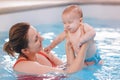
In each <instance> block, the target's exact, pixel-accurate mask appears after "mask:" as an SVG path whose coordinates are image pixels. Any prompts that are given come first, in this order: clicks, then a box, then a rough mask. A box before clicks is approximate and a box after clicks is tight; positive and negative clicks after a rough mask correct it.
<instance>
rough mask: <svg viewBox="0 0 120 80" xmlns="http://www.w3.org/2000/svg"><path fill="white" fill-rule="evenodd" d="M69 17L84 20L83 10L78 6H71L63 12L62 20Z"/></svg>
mask: <svg viewBox="0 0 120 80" xmlns="http://www.w3.org/2000/svg"><path fill="white" fill-rule="evenodd" d="M68 16H69V17H70V18H74V19H75V18H82V17H83V13H82V9H81V8H80V7H79V6H78V5H70V6H68V7H67V8H66V9H65V10H64V11H63V14H62V18H67V17H68Z"/></svg>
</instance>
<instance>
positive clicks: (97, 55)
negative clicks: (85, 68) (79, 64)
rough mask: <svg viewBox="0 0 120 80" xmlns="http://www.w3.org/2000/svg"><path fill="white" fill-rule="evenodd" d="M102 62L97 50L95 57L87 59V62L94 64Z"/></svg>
mask: <svg viewBox="0 0 120 80" xmlns="http://www.w3.org/2000/svg"><path fill="white" fill-rule="evenodd" d="M100 60H101V57H100V54H99V50H97V51H96V53H95V55H93V56H92V57H90V58H87V59H85V62H94V63H95V64H98V63H99V61H100Z"/></svg>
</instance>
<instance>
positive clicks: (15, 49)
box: [3, 22, 30, 56]
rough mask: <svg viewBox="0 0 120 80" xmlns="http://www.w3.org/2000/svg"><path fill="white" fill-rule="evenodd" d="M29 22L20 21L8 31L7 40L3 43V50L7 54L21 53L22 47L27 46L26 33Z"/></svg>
mask: <svg viewBox="0 0 120 80" xmlns="http://www.w3.org/2000/svg"><path fill="white" fill-rule="evenodd" d="M29 28H30V24H28V23H25V22H21V23H17V24H15V25H13V26H12V27H11V28H10V31H9V41H8V42H6V43H5V44H4V47H3V50H4V51H6V52H7V53H8V54H9V55H12V56H15V55H14V54H15V53H19V54H21V55H22V54H23V53H22V52H21V50H22V49H25V48H27V47H28V37H27V33H28V30H29Z"/></svg>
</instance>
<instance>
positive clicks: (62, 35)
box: [44, 31, 66, 53]
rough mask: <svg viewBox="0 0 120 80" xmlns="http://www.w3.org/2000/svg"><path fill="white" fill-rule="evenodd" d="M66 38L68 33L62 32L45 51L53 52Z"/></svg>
mask: <svg viewBox="0 0 120 80" xmlns="http://www.w3.org/2000/svg"><path fill="white" fill-rule="evenodd" d="M65 37H66V32H65V31H64V32H62V33H61V34H59V35H58V36H57V37H56V38H55V39H54V40H53V42H52V43H51V44H50V45H49V46H48V47H46V48H45V49H44V51H45V52H48V53H49V52H50V50H52V49H53V48H54V47H55V46H56V45H57V44H59V43H60V42H62V41H63V40H64V39H65Z"/></svg>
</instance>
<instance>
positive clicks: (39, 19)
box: [0, 2, 120, 31]
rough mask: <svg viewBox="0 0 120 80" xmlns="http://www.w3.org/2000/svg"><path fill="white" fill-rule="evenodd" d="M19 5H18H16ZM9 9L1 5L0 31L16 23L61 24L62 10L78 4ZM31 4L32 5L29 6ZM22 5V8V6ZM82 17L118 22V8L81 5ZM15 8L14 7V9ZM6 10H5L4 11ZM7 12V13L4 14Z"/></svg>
mask: <svg viewBox="0 0 120 80" xmlns="http://www.w3.org/2000/svg"><path fill="white" fill-rule="evenodd" d="M17 4H19V3H17ZM17 4H13V5H14V6H12V7H9V6H11V5H12V4H11V5H7V6H6V5H3V6H2V9H1V13H0V31H8V30H9V28H10V27H11V26H12V25H13V24H15V23H17V22H29V23H30V24H32V25H37V24H52V23H59V22H62V20H61V14H62V12H63V10H64V8H65V7H66V6H68V5H71V4H78V3H75V2H71V3H69V2H64V3H63V4H62V2H56V3H55V2H54V4H53V3H51V5H50V4H49V5H47V4H46V3H42V4H41V5H40V4H38V3H35V4H32V2H31V3H27V4H24V3H22V5H19V6H17ZM30 4H32V5H30ZM23 5H24V6H23ZM79 5H80V7H81V8H82V10H83V14H84V17H87V18H88V17H94V18H98V19H112V20H120V16H119V14H120V6H119V5H108V4H107V5H103V4H92V5H91V4H87V5H86V4H83V3H82V4H81V3H79ZM15 6H16V7H15ZM5 9H7V10H5ZM6 11H7V12H6Z"/></svg>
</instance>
